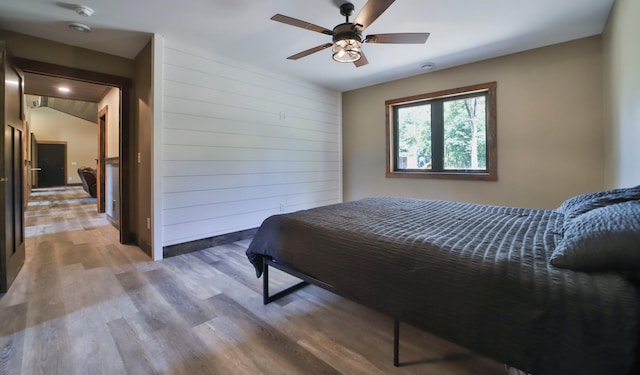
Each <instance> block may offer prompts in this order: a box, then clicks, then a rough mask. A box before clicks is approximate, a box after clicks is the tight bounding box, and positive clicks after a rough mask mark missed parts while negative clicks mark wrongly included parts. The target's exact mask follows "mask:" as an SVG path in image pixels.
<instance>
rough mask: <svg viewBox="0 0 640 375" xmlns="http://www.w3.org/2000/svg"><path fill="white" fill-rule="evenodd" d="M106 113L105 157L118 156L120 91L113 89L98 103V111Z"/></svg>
mask: <svg viewBox="0 0 640 375" xmlns="http://www.w3.org/2000/svg"><path fill="white" fill-rule="evenodd" d="M104 107H107V108H108V111H107V129H106V134H107V157H108V158H112V157H116V156H120V89H118V88H117V87H113V88H112V89H111V90H110V91H109V93H108V94H107V95H105V96H104V98H102V100H101V101H100V103H98V111H102V109H103V108H104Z"/></svg>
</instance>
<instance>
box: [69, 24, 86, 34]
mask: <svg viewBox="0 0 640 375" xmlns="http://www.w3.org/2000/svg"><path fill="white" fill-rule="evenodd" d="M67 26H68V27H69V28H70V29H71V30H75V31H80V32H82V33H88V32H90V31H91V28H90V27H89V26H87V25H85V24H84V23H80V22H69V23H68V24H67Z"/></svg>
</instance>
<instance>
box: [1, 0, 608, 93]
mask: <svg viewBox="0 0 640 375" xmlns="http://www.w3.org/2000/svg"><path fill="white" fill-rule="evenodd" d="M81 1H82V3H66V2H59V1H55V0H3V1H1V2H0V28H2V29H6V30H10V31H15V32H20V33H24V34H28V35H33V36H37V37H41V38H45V39H50V40H54V41H57V42H62V43H66V44H70V45H74V46H79V47H84V48H88V49H93V50H97V51H101V52H106V53H110V54H113V55H118V56H122V57H126V58H134V57H135V56H136V55H137V54H138V52H139V51H140V50H141V49H142V48H143V47H144V46H145V45H146V44H147V43H148V42H149V40H150V35H151V34H153V33H156V34H160V35H162V36H163V37H164V38H165V44H166V45H168V46H171V47H172V48H173V47H175V48H183V49H186V50H189V51H193V50H195V51H198V50H206V51H207V54H214V55H220V56H223V57H224V58H229V59H235V60H237V61H239V63H241V64H243V65H256V66H259V67H262V68H264V69H267V70H270V71H274V72H279V73H281V74H286V75H289V76H293V77H296V78H299V79H302V80H305V81H309V82H312V83H316V84H319V85H321V86H324V87H327V88H330V89H334V90H338V91H348V90H352V89H357V88H361V87H365V86H370V85H374V84H378V83H382V82H386V81H390V80H395V79H399V78H405V77H409V76H413V75H417V74H423V73H425V72H427V71H428V70H426V69H424V68H423V66H424V65H426V64H427V63H432V64H435V70H438V69H444V68H447V67H452V66H456V65H461V64H466V63H469V62H473V61H479V60H484V59H487V58H492V57H497V56H501V55H506V54H510V53H515V52H520V51H524V50H528V49H532V48H538V47H543V46H546V45H551V44H556V43H561V42H565V41H569V40H573V39H579V38H583V37H587V36H592V35H597V34H600V33H601V32H602V30H603V27H604V25H605V22H606V19H607V17H608V14H609V11H610V10H611V7H612V4H613V1H614V0H562V1H558V0H533V1H532V0H523V1H513V0H482V1H478V0H398V1H396V2H395V3H394V4H392V5H391V6H390V7H389V8H388V9H387V11H386V12H385V13H383V14H382V15H381V16H380V17H379V18H378V19H377V20H376V21H375V22H374V23H373V24H372V25H371V26H370V27H368V28H367V29H366V30H365V32H364V33H363V34H364V35H367V34H378V33H412V32H428V33H431V35H430V37H429V39H428V40H427V42H426V44H419V45H390V44H372V43H368V44H365V45H363V51H364V52H365V54H366V57H367V59H368V61H369V64H368V65H365V66H362V67H359V68H356V67H355V66H354V65H353V64H350V63H347V64H341V63H336V62H334V61H333V60H332V59H331V49H330V48H329V49H326V50H323V51H320V52H317V53H314V54H312V55H309V56H306V57H304V58H302V59H300V60H287V59H286V58H287V57H288V56H291V55H293V54H295V53H298V52H301V51H304V50H306V49H309V48H312V47H315V46H318V45H322V44H325V43H327V42H330V41H331V37H330V36H328V35H324V34H321V33H318V32H313V31H310V30H305V29H302V28H299V27H293V26H290V25H286V24H283V23H280V22H275V21H272V20H270V18H271V16H273V15H274V14H276V13H280V14H284V15H287V16H290V17H293V18H297V19H300V20H303V21H307V22H309V23H312V24H315V25H319V26H322V27H324V28H328V29H332V28H333V27H334V26H336V25H337V24H340V23H342V22H344V20H345V19H344V17H343V16H341V15H340V13H339V10H338V6H339V5H340V4H341V3H343V2H344V1H342V0H295V1H292V0H260V1H257V0H182V1H175V0H135V1H130V0H110V1H104V0H81ZM352 2H353V3H354V5H355V13H356V14H357V13H358V11H359V10H360V9H361V8H362V6H363V5H364V4H365V3H366V1H365V0H353V1H352ZM79 4H82V5H86V6H88V7H90V8H92V9H93V10H94V11H95V12H94V14H93V15H92V16H90V17H85V16H82V15H79V14H77V13H76V12H75V11H74V10H73V9H74V8H75V7H76V6H77V5H79ZM356 14H354V16H355V15H356ZM70 21H75V22H82V23H85V24H86V25H88V26H90V27H91V28H92V29H93V30H92V31H91V32H90V33H81V32H76V31H73V30H70V29H69V28H68V27H67V23H68V22H70ZM350 21H353V17H352V18H351V19H350Z"/></svg>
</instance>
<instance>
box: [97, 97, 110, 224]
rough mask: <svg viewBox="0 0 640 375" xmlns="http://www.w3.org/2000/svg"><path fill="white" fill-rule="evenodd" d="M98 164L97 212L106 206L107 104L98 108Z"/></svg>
mask: <svg viewBox="0 0 640 375" xmlns="http://www.w3.org/2000/svg"><path fill="white" fill-rule="evenodd" d="M98 109H99V111H98V165H97V166H96V172H97V173H96V174H97V176H98V178H97V180H98V181H97V191H98V194H97V196H98V212H100V213H102V212H105V210H106V206H105V201H106V199H107V198H106V194H107V190H106V185H105V184H106V182H105V181H106V159H107V150H108V148H107V147H108V144H107V142H108V140H107V134H108V133H107V131H108V129H107V126H108V124H109V106H108V105H105V106H104V107H103V108H102V109H100V108H98Z"/></svg>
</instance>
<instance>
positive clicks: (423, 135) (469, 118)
mask: <svg viewBox="0 0 640 375" xmlns="http://www.w3.org/2000/svg"><path fill="white" fill-rule="evenodd" d="M496 86H497V85H496V83H495V82H490V83H484V84H480V85H475V86H469V87H461V88H457V89H453V90H446V91H440V92H434V93H430V94H424V95H417V96H412V97H408V98H400V99H393V100H387V101H386V102H385V105H386V107H387V149H388V157H387V177H426V178H461V179H478V180H497V170H498V169H497V153H496Z"/></svg>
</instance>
